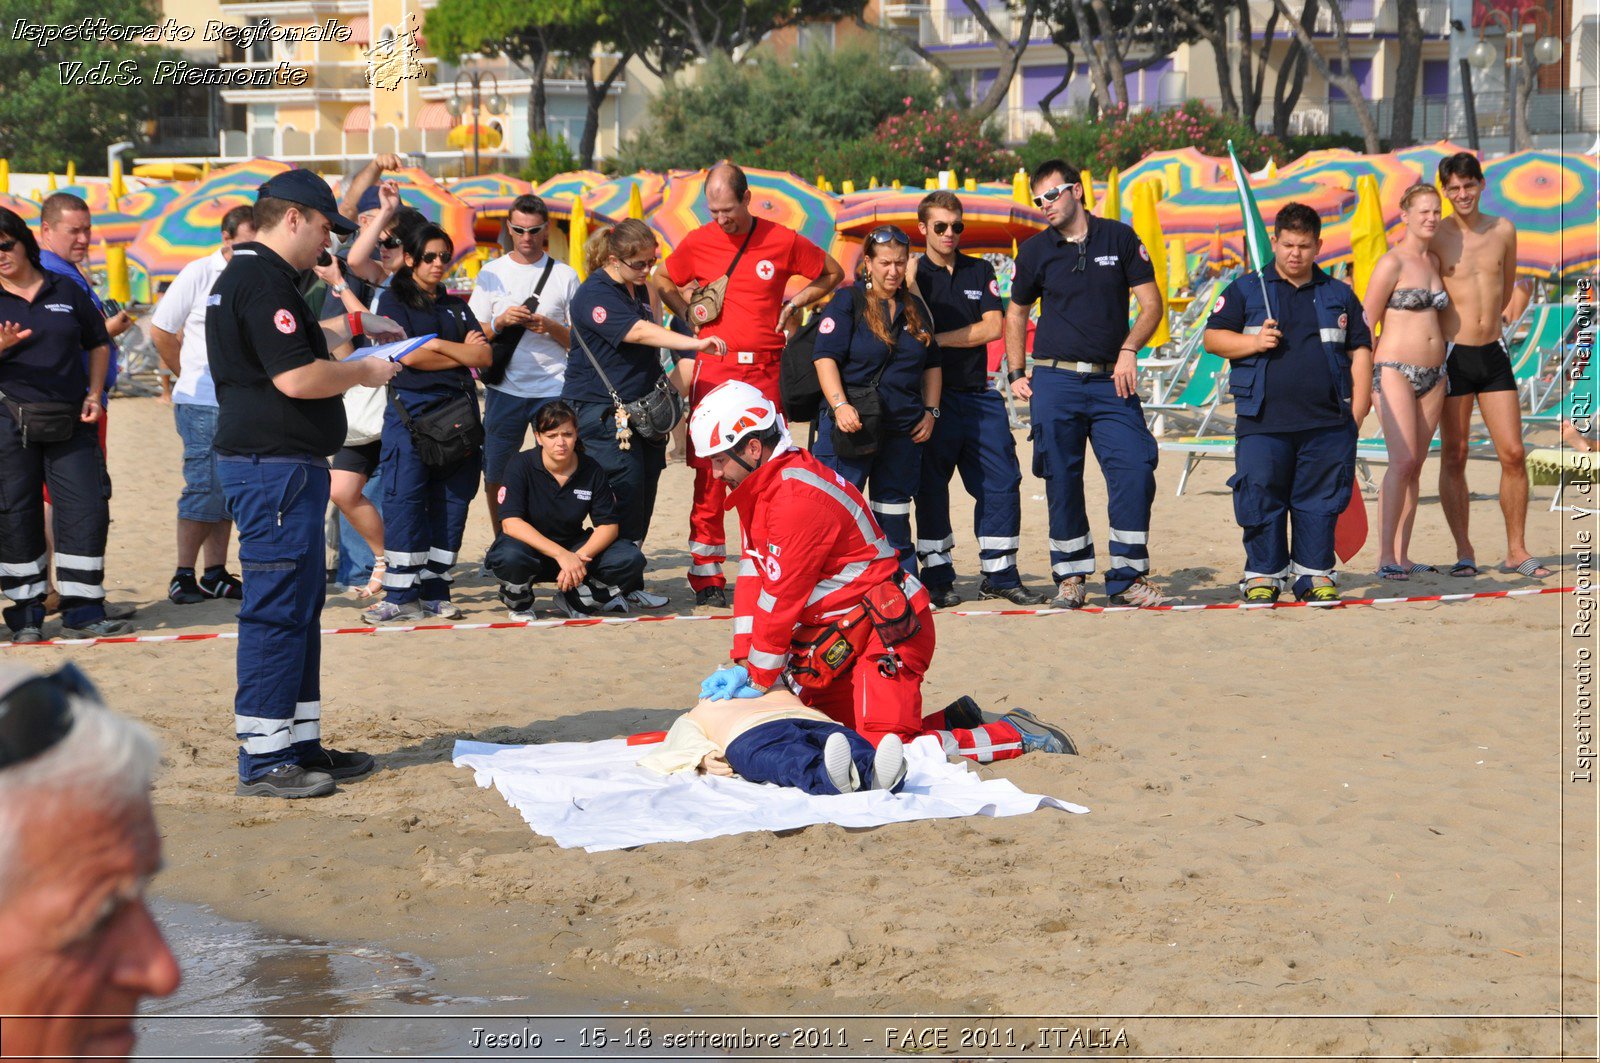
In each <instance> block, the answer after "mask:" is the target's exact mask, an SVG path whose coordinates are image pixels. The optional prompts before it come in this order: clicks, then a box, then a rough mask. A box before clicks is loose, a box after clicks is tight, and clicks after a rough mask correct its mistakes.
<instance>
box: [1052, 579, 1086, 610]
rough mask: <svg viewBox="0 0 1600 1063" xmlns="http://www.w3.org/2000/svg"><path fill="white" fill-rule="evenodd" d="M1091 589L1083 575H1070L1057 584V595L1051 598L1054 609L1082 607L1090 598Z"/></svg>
mask: <svg viewBox="0 0 1600 1063" xmlns="http://www.w3.org/2000/svg"><path fill="white" fill-rule="evenodd" d="M1088 597H1089V590H1088V588H1087V587H1086V586H1085V585H1084V582H1083V577H1082V576H1068V577H1067V578H1066V579H1064V580H1062V581H1061V582H1060V583H1058V584H1057V585H1056V596H1055V597H1054V598H1052V599H1050V608H1052V609H1082V608H1083V603H1084V602H1085V601H1087V600H1088Z"/></svg>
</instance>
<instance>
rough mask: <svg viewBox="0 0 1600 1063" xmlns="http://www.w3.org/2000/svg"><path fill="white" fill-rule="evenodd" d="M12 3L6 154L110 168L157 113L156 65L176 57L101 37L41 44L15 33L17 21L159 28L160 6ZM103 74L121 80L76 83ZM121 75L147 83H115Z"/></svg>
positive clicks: (4, 110)
mask: <svg viewBox="0 0 1600 1063" xmlns="http://www.w3.org/2000/svg"><path fill="white" fill-rule="evenodd" d="M6 6H7V9H8V13H7V14H6V15H5V16H4V17H3V21H4V23H5V32H4V33H0V157H4V158H7V159H9V160H10V162H11V165H12V167H13V168H14V169H17V170H32V171H47V170H56V171H59V170H62V169H64V168H65V166H66V163H67V161H68V160H69V159H71V160H73V161H74V162H76V163H77V165H78V169H79V170H81V171H83V172H85V173H103V172H104V170H105V148H106V147H107V146H108V145H110V144H112V143H115V142H116V141H119V140H135V139H137V132H138V128H139V124H140V122H141V120H142V119H143V118H144V117H145V115H146V114H148V113H149V104H150V98H151V91H152V90H151V88H150V79H151V78H152V77H154V75H155V69H156V62H157V61H158V60H160V59H163V58H176V56H175V54H174V53H172V52H170V51H168V50H166V49H164V48H161V47H157V46H154V45H147V44H144V43H142V42H140V43H134V44H127V43H109V42H104V41H98V40H73V41H60V40H58V41H52V42H51V43H50V44H49V45H48V46H46V47H44V48H40V47H39V46H38V45H37V44H35V43H34V42H33V41H30V40H27V39H25V38H24V39H18V38H17V37H16V36H14V35H13V29H14V26H15V23H16V22H17V21H19V20H21V19H24V18H26V19H27V20H29V21H31V22H33V23H35V24H44V25H55V26H59V25H62V24H69V25H71V24H76V23H78V22H80V21H81V20H83V19H85V18H93V17H103V18H105V19H107V20H108V21H109V22H111V23H112V24H114V25H154V24H156V23H159V22H160V21H161V11H160V8H159V7H158V6H157V5H156V4H155V3H154V2H153V0H42V2H40V3H37V4H34V5H31V6H30V5H21V4H8V5H6ZM123 63H133V64H135V65H134V66H133V67H124V66H122V65H121V64H123ZM73 64H80V65H76V66H75V65H73ZM102 64H103V65H102ZM97 71H104V72H105V73H106V74H107V76H108V77H109V78H110V79H111V80H112V81H113V84H109V85H93V84H87V83H85V84H76V83H73V82H74V79H75V78H77V77H81V76H82V77H88V78H89V79H90V80H94V79H95V72H97ZM120 72H126V73H130V74H133V75H135V76H138V77H141V78H142V79H143V81H142V83H140V84H120V85H119V84H115V83H114V82H115V80H116V78H117V75H118V74H119V73H120Z"/></svg>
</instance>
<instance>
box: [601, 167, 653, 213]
mask: <svg viewBox="0 0 1600 1063" xmlns="http://www.w3.org/2000/svg"><path fill="white" fill-rule="evenodd" d="M666 191H667V179H666V178H665V177H664V176H662V175H661V174H658V173H651V172H650V171H649V170H640V171H639V172H638V173H633V174H629V175H628V176H626V177H613V178H612V179H611V180H609V181H602V182H601V183H600V184H597V185H595V186H594V187H592V188H590V189H589V190H588V191H586V192H584V194H583V209H584V210H586V211H588V212H590V213H597V214H606V215H609V216H611V217H613V218H626V217H628V204H629V202H630V200H631V198H632V197H633V196H634V195H635V194H637V195H638V197H639V206H640V208H641V209H642V210H643V211H644V214H643V215H641V217H648V216H649V215H650V213H651V212H653V211H654V210H655V209H656V208H657V207H659V206H661V199H662V197H663V196H665V195H666Z"/></svg>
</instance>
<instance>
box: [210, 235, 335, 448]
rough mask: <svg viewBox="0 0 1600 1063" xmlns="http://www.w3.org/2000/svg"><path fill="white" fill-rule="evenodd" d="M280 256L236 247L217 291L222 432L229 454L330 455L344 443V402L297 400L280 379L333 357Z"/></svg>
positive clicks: (215, 358) (216, 369)
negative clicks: (276, 382) (280, 387)
mask: <svg viewBox="0 0 1600 1063" xmlns="http://www.w3.org/2000/svg"><path fill="white" fill-rule="evenodd" d="M299 280H300V274H299V273H297V272H296V271H295V270H294V269H292V268H290V266H289V263H287V262H285V261H284V260H283V258H282V257H281V256H279V255H278V253H277V252H276V251H273V250H272V249H271V248H270V247H268V246H267V245H266V244H262V243H256V242H254V241H251V242H248V243H242V244H235V245H234V247H233V257H232V258H230V259H229V260H228V265H227V266H226V267H225V268H224V269H223V271H222V275H221V276H219V277H218V278H217V283H216V284H215V285H213V286H212V288H211V295H210V297H209V298H208V299H207V301H206V303H207V307H208V309H207V310H206V357H207V358H208V359H209V361H210V363H211V378H212V380H214V381H215V382H216V385H217V411H218V412H217V435H216V439H215V441H214V443H213V445H214V446H215V447H216V448H217V449H218V450H220V451H225V452H227V453H229V454H275V455H302V456H303V455H312V456H316V457H323V458H325V457H328V456H329V455H330V454H332V453H333V452H334V451H336V450H338V449H339V447H340V446H342V445H343V444H344V436H345V420H344V398H343V397H342V396H340V395H331V396H329V397H328V398H325V399H291V398H290V397H289V396H287V395H285V394H284V393H283V392H281V391H279V390H278V389H277V387H276V386H275V385H274V384H273V383H272V378H273V377H275V376H277V375H278V374H279V373H284V372H287V371H289V370H291V369H298V368H300V367H301V366H306V365H310V364H311V363H312V362H315V361H317V360H319V359H330V358H331V356H330V355H329V353H328V341H327V339H326V338H325V337H324V336H323V335H322V325H321V324H320V323H319V322H318V321H317V317H316V315H315V314H313V313H312V312H311V308H310V307H309V306H307V305H306V301H305V299H303V298H302V297H301V295H300V290H299V288H298V287H297V285H298V283H299Z"/></svg>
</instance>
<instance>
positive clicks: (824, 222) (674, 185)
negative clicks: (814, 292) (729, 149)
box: [650, 168, 921, 254]
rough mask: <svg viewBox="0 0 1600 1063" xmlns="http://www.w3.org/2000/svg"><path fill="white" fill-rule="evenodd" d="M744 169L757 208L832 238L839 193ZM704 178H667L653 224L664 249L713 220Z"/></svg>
mask: <svg viewBox="0 0 1600 1063" xmlns="http://www.w3.org/2000/svg"><path fill="white" fill-rule="evenodd" d="M744 173H745V177H746V178H747V179H748V180H749V182H750V212H751V213H752V214H754V215H755V216H756V217H758V218H766V219H767V220H768V221H775V222H777V223H779V224H780V225H786V226H788V227H789V228H791V229H794V230H795V231H797V232H799V233H800V234H801V235H802V236H804V237H805V238H806V239H808V240H810V241H811V242H812V243H814V244H816V245H817V246H818V247H827V246H829V244H831V243H832V242H833V233H834V224H833V223H834V218H835V217H837V216H838V213H839V200H838V199H836V198H835V197H833V196H830V195H828V194H827V193H826V192H822V191H820V190H818V189H817V188H816V187H815V186H814V185H812V184H811V183H810V182H809V181H806V180H804V179H802V178H799V177H796V176H795V175H794V174H792V173H788V172H786V171H779V170H756V169H748V168H747V169H745V171H744ZM705 183H706V171H705V170H694V171H691V172H689V173H684V174H674V175H672V176H671V178H670V179H669V180H668V182H667V191H666V195H665V196H664V197H663V198H662V201H661V205H660V206H659V207H658V208H656V211H655V214H654V215H653V216H652V217H651V219H650V227H651V228H652V229H654V230H655V231H656V234H657V235H658V236H660V237H661V242H662V245H663V246H662V252H663V253H664V254H666V253H671V250H672V249H673V248H674V247H677V246H678V244H679V243H680V242H682V240H683V238H684V237H685V236H687V235H688V234H689V233H691V232H693V231H694V230H695V229H698V228H699V227H700V226H702V225H704V224H706V223H707V222H709V221H710V220H711V215H710V214H709V213H708V212H707V211H706V199H705ZM918 198H921V197H920V196H919V197H918Z"/></svg>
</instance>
